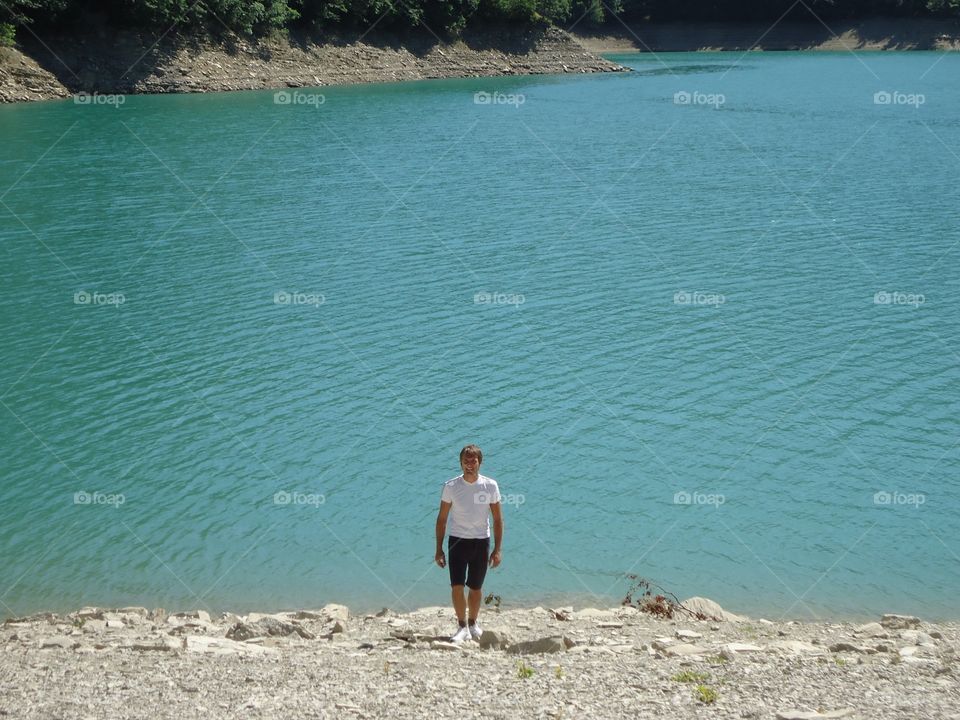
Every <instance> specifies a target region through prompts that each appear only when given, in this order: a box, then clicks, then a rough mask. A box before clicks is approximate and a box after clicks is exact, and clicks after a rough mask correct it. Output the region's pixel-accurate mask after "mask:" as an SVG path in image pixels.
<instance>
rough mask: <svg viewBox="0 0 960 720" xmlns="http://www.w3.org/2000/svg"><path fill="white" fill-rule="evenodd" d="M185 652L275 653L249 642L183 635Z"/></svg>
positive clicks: (216, 653)
mask: <svg viewBox="0 0 960 720" xmlns="http://www.w3.org/2000/svg"><path fill="white" fill-rule="evenodd" d="M184 641H185V643H186V647H184V648H183V649H184V650H186V651H187V652H193V653H203V654H207V655H268V654H272V653H276V652H277V650H275V649H274V648H269V647H263V646H262V645H256V644H254V643H250V642H237V641H236V640H229V639H228V638H218V637H207V636H205V635H185V636H184Z"/></svg>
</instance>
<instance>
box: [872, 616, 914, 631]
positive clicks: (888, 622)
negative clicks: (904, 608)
mask: <svg viewBox="0 0 960 720" xmlns="http://www.w3.org/2000/svg"><path fill="white" fill-rule="evenodd" d="M880 624H881V625H882V626H883V627H885V628H887V629H888V630H906V629H907V628H911V627H916V626H917V625H919V624H920V618H918V617H914V616H913V615H895V614H887V615H884V616H883V617H882V618H880Z"/></svg>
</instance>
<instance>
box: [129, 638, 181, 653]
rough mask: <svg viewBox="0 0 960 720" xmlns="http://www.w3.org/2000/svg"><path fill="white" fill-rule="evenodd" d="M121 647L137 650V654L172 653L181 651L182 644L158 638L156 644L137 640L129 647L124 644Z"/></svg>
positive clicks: (173, 639) (179, 641)
mask: <svg viewBox="0 0 960 720" xmlns="http://www.w3.org/2000/svg"><path fill="white" fill-rule="evenodd" d="M122 647H128V648H130V649H131V650H137V651H139V652H172V651H175V650H179V649H181V648H182V647H183V642H182V641H181V640H177V639H175V638H172V637H169V636H167V637H162V638H159V639H158V640H157V641H156V642H145V641H143V640H138V641H135V642H131V643H130V644H129V645H126V644H125V645H123V646H122Z"/></svg>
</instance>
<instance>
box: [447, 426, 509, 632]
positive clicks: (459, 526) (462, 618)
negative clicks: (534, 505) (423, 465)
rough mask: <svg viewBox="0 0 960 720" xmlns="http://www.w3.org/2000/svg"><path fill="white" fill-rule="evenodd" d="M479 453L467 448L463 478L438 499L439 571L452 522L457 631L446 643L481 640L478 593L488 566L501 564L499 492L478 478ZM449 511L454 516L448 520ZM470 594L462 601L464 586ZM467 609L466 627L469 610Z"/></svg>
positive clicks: (449, 483) (463, 456) (450, 545)
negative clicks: (448, 526)
mask: <svg viewBox="0 0 960 720" xmlns="http://www.w3.org/2000/svg"><path fill="white" fill-rule="evenodd" d="M482 462H483V452H482V451H481V450H480V448H478V447H477V446H476V445H467V446H466V447H465V448H463V450H461V451H460V467H461V469H462V470H463V474H462V475H458V476H457V477H455V478H453V479H452V480H448V481H447V482H445V483H444V484H443V492H442V493H441V495H440V513H439V514H438V515H437V554H436V555H435V556H434V560H435V561H436V563H437V565H439V566H440V567H445V566H446V565H447V559H446V558H445V557H444V555H443V536H444V535H445V534H446V531H447V516H448V515H449V516H450V519H451V523H450V540H449V543H448V547H447V549H448V550H449V552H450V586H451V593H452V595H453V610H454V612H455V613H456V614H457V622H458V623H459V625H460V627H459V628H458V629H457V632H456V633H455V634H454V635H453V637H452V638H450V640H451V641H452V642H455V643H459V642H463V641H464V640H466V639H467V638H468V637H471V638H473V639H474V640H479V639H480V634H481V633H482V632H483V630H481V629H480V625H479V624H477V617H478V616H479V615H480V592H481V588H482V587H483V578H484V576H485V575H486V574H487V566H488V565H489V566H490V567H497V566H498V565H499V564H500V560H501V556H500V546H501V543H502V541H503V516H502V514H501V513H500V488H499V487H498V486H497V483H496V481H495V480H493V479H492V478H488V477H485V476H483V475H481V474H480V463H482ZM451 511H452V514H451ZM490 515H493V543H494V544H493V552H492V553H490V555H489V557H488V556H487V552H488V551H489V550H490V517H489V516H490ZM464 585H466V586H467V587H469V588H470V595H469V598H464V595H463V586H464ZM468 607H469V609H470V615H469V625H468V624H467V619H468V618H467V608H468Z"/></svg>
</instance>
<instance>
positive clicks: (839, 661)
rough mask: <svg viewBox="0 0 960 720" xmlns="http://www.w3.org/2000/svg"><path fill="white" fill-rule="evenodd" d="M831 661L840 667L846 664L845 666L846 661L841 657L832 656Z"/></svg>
mask: <svg viewBox="0 0 960 720" xmlns="http://www.w3.org/2000/svg"><path fill="white" fill-rule="evenodd" d="M833 661H834V662H835V663H836V664H837V665H839V666H840V667H846V666H847V661H846V660H844V659H843V658H842V657H838V658H834V659H833Z"/></svg>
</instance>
